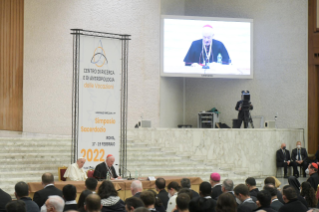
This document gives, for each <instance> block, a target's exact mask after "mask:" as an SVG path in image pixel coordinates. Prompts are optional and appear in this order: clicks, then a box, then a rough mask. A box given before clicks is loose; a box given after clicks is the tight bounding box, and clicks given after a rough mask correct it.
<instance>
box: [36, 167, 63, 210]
mask: <svg viewBox="0 0 319 212" xmlns="http://www.w3.org/2000/svg"><path fill="white" fill-rule="evenodd" d="M42 186H43V187H44V188H43V189H42V190H40V191H37V192H35V193H34V196H33V201H34V202H35V203H37V205H38V206H39V208H41V207H42V206H43V205H44V203H45V201H46V200H47V199H48V197H49V196H53V195H57V196H59V197H62V196H63V194H62V191H61V190H60V189H57V188H56V187H55V186H54V177H53V174H51V173H48V172H47V173H44V174H43V175H42ZM62 209H63V208H62Z"/></svg>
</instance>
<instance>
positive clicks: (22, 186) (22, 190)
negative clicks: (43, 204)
mask: <svg viewBox="0 0 319 212" xmlns="http://www.w3.org/2000/svg"><path fill="white" fill-rule="evenodd" d="M14 190H15V192H14V195H15V197H16V198H17V200H21V201H23V202H24V203H25V206H26V210H27V212H39V211H40V210H39V206H38V205H37V204H36V203H35V202H33V201H32V199H31V198H30V197H29V186H28V185H27V184H26V183H25V182H18V183H17V184H16V185H15V186H14Z"/></svg>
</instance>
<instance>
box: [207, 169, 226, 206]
mask: <svg viewBox="0 0 319 212" xmlns="http://www.w3.org/2000/svg"><path fill="white" fill-rule="evenodd" d="M209 181H210V185H211V186H212V193H211V197H212V198H213V199H214V200H217V198H218V196H219V195H221V194H222V193H223V192H222V184H221V183H220V174H218V173H216V172H215V173H212V174H211V175H210V178H209Z"/></svg>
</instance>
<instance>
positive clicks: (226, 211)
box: [216, 193, 237, 212]
mask: <svg viewBox="0 0 319 212" xmlns="http://www.w3.org/2000/svg"><path fill="white" fill-rule="evenodd" d="M236 211H237V203H236V200H235V198H234V197H233V195H232V194H230V193H223V194H221V195H219V197H218V200H217V203H216V212H236Z"/></svg>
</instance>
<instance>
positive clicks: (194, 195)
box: [190, 189, 199, 198]
mask: <svg viewBox="0 0 319 212" xmlns="http://www.w3.org/2000/svg"><path fill="white" fill-rule="evenodd" d="M190 190H191V191H192V195H193V198H196V197H199V194H198V193H197V192H196V191H194V190H193V189H190Z"/></svg>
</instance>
